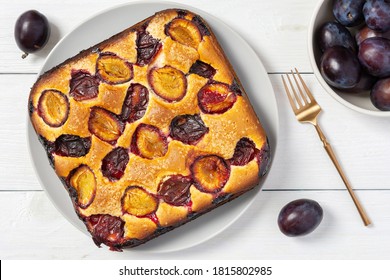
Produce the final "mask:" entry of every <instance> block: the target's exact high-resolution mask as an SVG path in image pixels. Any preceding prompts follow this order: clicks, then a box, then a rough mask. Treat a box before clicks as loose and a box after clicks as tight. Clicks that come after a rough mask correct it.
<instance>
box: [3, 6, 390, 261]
mask: <svg viewBox="0 0 390 280" xmlns="http://www.w3.org/2000/svg"><path fill="white" fill-rule="evenodd" d="M126 2H128V0H115V1H103V0H94V1H92V0H86V1H76V0H68V1H66V2H63V1H59V0H53V1H45V0H33V1H27V0H20V1H13V2H5V0H0V5H1V6H2V7H6V8H3V9H1V10H0V62H1V63H0V143H1V145H0V227H1V229H2V230H1V231H0V257H1V258H2V259H188V260H189V259H203V260H204V259H291V260H293V259H389V258H390V250H389V248H390V238H389V234H388V233H389V231H390V209H389V208H390V203H389V201H390V184H389V178H388V177H389V176H388V174H389V171H388V170H389V166H390V145H389V144H388V143H389V139H390V130H389V129H388V128H389V125H390V119H389V118H387V119H386V118H376V117H371V116H367V115H363V114H361V113H357V112H355V111H352V110H350V109H348V108H346V107H344V106H343V105H341V104H340V103H338V102H336V101H335V100H334V99H333V98H332V97H330V96H329V95H328V94H326V93H325V91H324V90H323V89H322V88H321V86H320V84H319V83H318V81H317V80H316V78H315V76H314V75H313V72H312V68H311V65H310V63H309V58H308V54H307V46H306V45H307V29H308V25H309V21H310V18H311V15H312V12H313V9H314V7H315V6H316V5H317V2H319V0H316V1H309V0H291V1H288V0H280V1H266V0H260V1H259V0H241V1H238V0H234V1H233V0H232V1H223V0H213V1H208V0H197V1H194V0H182V1H180V3H182V4H187V5H191V6H193V7H195V8H198V9H202V10H203V11H205V12H207V13H209V14H211V15H213V16H215V17H217V18H218V19H220V20H222V21H223V22H224V23H226V24H227V25H229V26H230V27H231V28H232V29H233V30H235V31H236V32H238V33H239V34H240V35H241V36H242V37H243V38H244V39H245V40H246V41H247V42H248V43H249V44H250V45H251V47H252V48H253V49H254V50H255V52H256V53H257V55H258V56H259V57H260V59H261V60H262V62H263V64H264V65H265V68H266V70H267V72H268V73H269V78H270V80H271V83H272V86H273V89H274V93H275V97H276V100H277V104H278V109H279V119H280V124H279V136H278V142H277V147H276V154H275V158H274V161H273V164H272V167H271V170H270V173H269V175H268V178H267V181H266V184H265V185H264V186H263V190H262V191H261V192H260V193H259V194H258V195H257V197H256V199H255V203H253V204H252V205H251V206H250V207H249V209H248V210H247V211H246V212H245V214H244V215H243V216H242V217H241V218H240V219H239V220H238V221H236V222H235V223H233V225H231V226H230V227H229V228H228V229H227V230H225V231H223V232H222V233H221V234H219V235H217V236H216V237H214V238H212V239H210V240H208V241H207V242H204V243H202V244H200V245H198V246H195V247H192V248H189V249H186V250H182V251H177V252H172V253H153V252H151V251H150V250H149V249H150V247H148V248H146V249H145V248H143V247H139V248H136V249H134V250H130V251H126V252H124V253H116V252H110V251H108V249H107V248H101V249H99V248H97V247H96V246H95V245H94V244H93V243H92V241H91V239H90V237H89V236H87V235H85V234H83V233H82V232H80V231H79V230H78V229H76V228H75V227H74V226H73V225H71V224H70V223H69V222H68V221H67V220H66V219H65V218H64V217H63V216H62V215H61V214H60V212H58V210H57V209H56V208H55V207H54V205H53V204H52V203H51V201H50V200H49V198H48V196H47V195H46V194H45V192H44V191H42V186H41V185H40V183H39V180H38V178H37V176H36V174H35V172H34V166H33V165H32V162H31V160H30V158H29V150H28V143H27V137H26V124H27V97H28V93H29V90H30V87H31V86H32V84H33V83H34V81H35V79H36V73H37V72H38V71H39V69H40V68H41V66H42V64H43V62H44V60H45V58H46V56H47V55H48V53H49V52H50V50H51V49H52V48H53V47H54V46H55V44H56V43H57V42H58V41H59V40H60V39H61V38H63V37H64V36H65V35H66V34H67V33H68V32H70V31H71V30H72V29H73V28H74V27H75V26H77V25H78V24H80V23H81V22H83V21H84V20H85V19H87V18H89V17H91V16H92V15H94V14H95V13H97V12H100V11H102V10H104V9H107V8H109V7H112V6H114V5H120V4H124V3H126ZM28 9H37V10H39V11H40V12H42V13H44V14H45V15H47V17H48V19H49V21H50V22H51V24H52V36H51V38H50V41H49V44H48V45H47V47H46V48H45V49H44V50H42V51H41V52H39V53H37V54H36V55H31V56H29V57H28V58H27V59H25V60H22V59H21V58H20V56H21V52H20V51H19V50H18V48H17V47H16V44H15V42H14V35H13V28H14V23H15V21H16V18H17V17H18V15H20V14H21V13H22V12H24V11H26V10H28ZM75 43H77V42H75ZM291 67H297V68H298V69H299V70H300V71H301V72H303V73H305V74H304V79H305V81H306V82H307V84H308V86H309V87H310V88H311V90H312V92H313V94H314V95H315V98H316V99H317V101H318V103H319V104H320V105H321V107H322V108H323V111H324V113H323V114H322V115H321V117H320V122H321V124H322V127H323V130H324V132H325V133H326V135H327V138H328V140H329V142H330V143H331V144H332V146H333V148H334V150H335V152H336V153H337V155H338V158H339V160H340V163H341V164H342V166H343V168H344V169H345V172H346V174H347V176H348V178H349V180H350V181H351V184H352V185H353V187H354V188H355V189H356V190H357V191H356V193H357V195H358V196H359V198H360V199H361V201H362V203H363V205H364V207H365V208H366V210H367V212H368V214H369V216H370V218H371V219H372V220H373V226H371V227H369V228H365V227H364V226H363V225H362V223H361V221H360V218H359V216H358V213H357V212H356V210H355V208H354V206H353V203H352V201H351V199H350V197H349V196H348V193H347V191H346V190H345V188H344V186H343V183H342V181H341V179H340V177H339V176H338V174H337V171H336V170H335V168H334V167H333V165H332V163H331V162H330V160H329V158H328V157H327V155H326V152H325V151H324V149H323V147H322V144H321V142H320V141H319V139H318V137H317V135H316V133H315V131H314V129H313V127H312V126H310V125H302V124H300V123H299V122H297V121H296V119H295V117H294V115H293V113H292V111H291V109H290V107H289V104H288V101H287V98H286V96H285V95H284V90H283V87H282V83H281V78H280V74H281V73H285V72H287V71H289V69H290V68H291ZM42 160H46V159H42ZM298 198H311V199H314V200H317V201H318V202H319V203H320V204H321V205H322V206H323V208H324V213H325V216H324V220H323V222H322V223H321V225H320V227H319V228H318V229H317V230H316V231H315V232H313V233H312V234H311V235H309V236H306V237H303V238H287V237H285V236H284V235H282V234H281V233H280V231H279V229H278V227H277V223H276V218H277V215H278V213H279V211H280V209H281V208H282V207H283V206H284V205H285V204H286V203H288V202H290V201H292V200H294V199H298ZM64 199H68V198H67V197H65V198H64ZM173 235H174V233H173ZM254 248H255V249H254Z"/></svg>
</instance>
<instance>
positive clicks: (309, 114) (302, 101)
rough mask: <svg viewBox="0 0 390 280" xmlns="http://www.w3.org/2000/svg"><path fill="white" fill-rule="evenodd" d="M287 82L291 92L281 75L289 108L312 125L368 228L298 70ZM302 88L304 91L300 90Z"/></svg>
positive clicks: (367, 223)
mask: <svg viewBox="0 0 390 280" xmlns="http://www.w3.org/2000/svg"><path fill="white" fill-rule="evenodd" d="M290 76H292V77H293V79H294V81H295V84H296V88H297V89H298V91H297V90H295V88H294V85H293V83H292V81H291V79H290ZM296 76H298V78H299V81H300V83H299V82H298V79H297V78H296ZM286 77H287V80H288V82H289V84H290V88H291V90H292V93H291V91H290V90H289V87H288V85H287V83H286V80H285V79H284V77H283V75H282V80H283V85H284V88H285V90H286V93H287V96H288V100H289V101H290V104H291V107H292V109H293V111H294V114H295V116H296V117H297V119H298V121H300V122H301V123H311V124H312V125H314V127H315V128H316V130H317V133H318V136H319V137H320V139H321V141H322V143H323V144H324V148H325V150H326V152H327V153H328V155H329V157H330V158H331V160H332V162H333V164H334V165H335V166H336V168H337V171H338V172H339V174H340V176H341V178H342V179H343V182H344V184H345V186H346V187H347V190H348V192H349V194H350V195H351V197H352V200H353V202H354V203H355V206H356V208H357V210H358V211H359V214H360V217H361V218H362V220H363V223H364V225H365V226H368V225H369V224H371V221H370V219H369V218H368V216H367V214H366V212H365V211H364V209H363V207H362V205H361V204H360V202H359V200H358V198H357V197H356V195H355V193H354V191H353V189H352V187H351V185H350V183H349V182H348V180H347V177H346V176H345V174H344V172H343V170H342V169H341V166H340V164H339V162H338V161H337V158H336V156H335V153H334V152H333V149H332V147H331V146H330V144H329V143H328V141H327V140H326V137H325V135H324V133H323V132H322V130H321V128H320V126H319V124H318V122H317V116H318V115H319V113H320V112H321V107H320V106H319V105H318V103H317V102H316V100H315V99H314V97H313V95H312V94H311V92H310V90H309V88H308V87H307V86H306V84H305V82H304V81H303V79H302V77H301V75H300V74H299V72H298V70H297V69H296V68H295V73H294V72H293V71H292V70H291V75H288V74H287V75H286ZM302 87H303V89H304V91H303V90H302Z"/></svg>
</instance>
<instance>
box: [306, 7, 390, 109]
mask: <svg viewBox="0 0 390 280" xmlns="http://www.w3.org/2000/svg"><path fill="white" fill-rule="evenodd" d="M327 1H329V0H320V1H319V2H318V3H317V6H316V7H315V8H314V11H313V13H312V16H311V19H310V23H309V28H308V36H307V37H308V40H307V44H308V45H307V47H308V53H309V60H310V64H311V67H312V70H313V72H314V75H315V76H316V78H317V80H318V81H319V82H320V84H321V85H322V87H323V88H324V89H325V91H326V92H327V93H328V94H329V95H330V96H332V97H333V98H334V99H335V100H337V101H338V102H339V103H341V104H342V105H344V106H346V107H347V108H349V109H351V110H354V111H357V112H359V113H363V114H367V115H371V116H377V117H389V116H390V111H380V110H378V111H373V110H369V109H364V108H361V107H359V106H357V105H355V104H352V103H350V102H349V101H347V100H345V99H344V98H342V97H341V96H340V95H338V94H337V93H336V92H335V91H334V90H333V89H332V88H331V87H330V86H329V85H328V84H327V83H326V82H325V80H324V79H323V78H322V76H321V73H320V71H319V69H318V66H317V63H316V59H315V57H314V50H313V38H314V23H315V21H316V18H317V15H318V13H319V11H320V9H321V7H322V6H323V5H324V4H325V2H327Z"/></svg>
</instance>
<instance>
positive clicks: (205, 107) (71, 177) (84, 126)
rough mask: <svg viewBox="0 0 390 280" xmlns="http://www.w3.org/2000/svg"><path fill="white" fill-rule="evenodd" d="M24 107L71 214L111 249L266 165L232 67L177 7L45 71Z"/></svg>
mask: <svg viewBox="0 0 390 280" xmlns="http://www.w3.org/2000/svg"><path fill="white" fill-rule="evenodd" d="M28 109H29V114H30V119H31V122H32V124H33V127H34V129H35V131H36V133H37V135H38V137H39V139H40V142H41V143H42V145H43V146H44V148H45V150H46V152H47V155H48V158H49V161H50V164H51V165H52V166H53V168H54V170H55V172H56V174H57V175H58V177H59V178H60V179H61V181H62V182H63V185H64V186H65V188H66V189H67V190H68V192H69V195H70V198H71V199H72V202H73V205H74V209H75V211H76V213H77V215H78V216H79V218H80V219H81V220H82V221H83V222H84V224H85V225H86V227H87V229H88V231H89V232H90V234H91V236H92V238H93V240H94V242H95V243H96V244H97V245H98V246H100V245H101V244H105V245H107V246H108V247H110V249H112V250H121V249H122V248H123V247H133V246H137V245H139V244H142V243H144V242H146V241H148V240H150V239H152V238H155V237H157V236H159V235H161V234H163V233H165V232H167V231H169V230H172V229H174V228H176V227H178V226H180V225H182V224H185V223H187V222H189V221H191V220H193V219H195V218H196V217H199V216H200V215H202V214H204V213H206V212H208V211H210V210H212V209H214V208H216V207H218V206H220V205H222V204H224V203H226V202H228V201H230V200H232V199H234V198H236V197H238V196H240V195H241V194H243V193H245V192H247V191H249V190H250V189H252V188H253V187H255V186H256V185H258V184H259V182H260V180H261V179H262V177H263V176H264V175H265V174H266V172H267V169H268V166H269V163H270V148H269V145H268V141H267V135H266V133H265V131H264V129H263V127H262V125H261V123H260V121H259V119H258V117H257V116H256V113H255V111H254V110H253V108H252V106H251V104H250V101H249V99H248V97H247V95H246V93H245V90H244V88H243V87H242V85H241V83H240V81H239V79H238V77H237V75H236V73H235V72H234V70H233V68H232V66H231V64H230V63H229V61H228V59H227V57H226V55H225V54H224V52H223V50H222V48H221V46H220V45H219V43H218V41H217V39H216V37H215V35H214V34H213V32H212V30H211V28H210V26H209V25H208V24H207V23H206V22H205V21H204V19H202V18H201V17H200V16H199V15H197V14H194V13H192V12H190V11H187V10H178V9H168V10H164V11H160V12H158V13H156V14H154V15H152V16H151V17H149V18H147V19H145V20H143V21H142V22H140V23H138V24H136V25H134V26H132V27H129V28H128V29H126V30H124V31H123V32H121V33H119V34H116V35H114V36H113V37H111V38H109V39H107V40H105V41H103V42H101V43H99V44H97V45H95V46H93V47H91V48H89V49H87V50H84V51H82V52H80V53H79V54H78V55H76V56H74V57H72V58H69V59H68V60H66V61H65V62H63V63H61V64H60V65H58V66H56V67H55V68H53V69H51V70H49V71H47V72H46V73H44V74H43V75H41V76H40V77H39V79H38V80H37V81H36V83H35V84H34V86H33V87H32V89H31V93H30V96H29V106H28ZM64 199H66V198H64Z"/></svg>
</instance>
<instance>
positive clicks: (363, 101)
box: [308, 0, 390, 117]
mask: <svg viewBox="0 0 390 280" xmlns="http://www.w3.org/2000/svg"><path fill="white" fill-rule="evenodd" d="M332 4H333V1H332V0H322V1H319V2H318V5H317V6H316V8H315V10H314V13H313V16H312V18H311V20H310V25H309V31H308V49H309V58H310V63H311V66H312V68H313V71H314V74H315V76H316V77H317V79H318V81H319V82H320V83H321V85H322V87H323V88H324V89H325V90H326V92H327V93H329V94H330V96H332V97H333V98H334V99H336V100H337V101H338V102H340V103H341V104H343V105H345V106H346V107H348V108H350V109H352V110H355V111H357V112H360V113H364V114H368V115H372V116H380V117H389V116H390V111H380V110H379V109H377V108H376V107H375V106H374V105H373V104H372V103H371V100H370V97H369V91H366V92H362V93H346V92H343V91H341V90H337V89H335V88H332V87H330V86H329V85H328V84H327V83H326V82H325V80H324V79H323V78H322V76H321V73H320V70H319V65H320V59H321V51H320V49H319V47H318V45H317V41H316V37H315V35H316V32H317V30H318V29H319V28H320V27H321V25H322V24H324V23H325V22H327V21H336V20H335V18H334V16H333V13H332ZM350 31H351V33H352V35H353V36H354V35H355V33H356V29H350Z"/></svg>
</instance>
